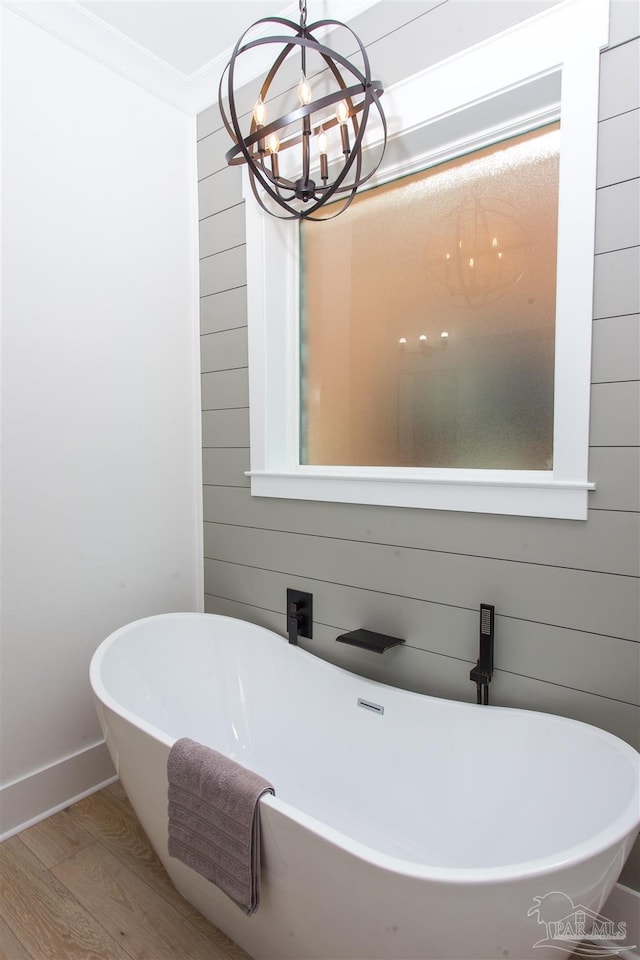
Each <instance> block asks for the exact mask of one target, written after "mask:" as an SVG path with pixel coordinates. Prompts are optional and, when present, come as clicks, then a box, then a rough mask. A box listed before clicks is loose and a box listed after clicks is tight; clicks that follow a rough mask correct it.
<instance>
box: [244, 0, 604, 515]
mask: <svg viewBox="0 0 640 960" xmlns="http://www.w3.org/2000/svg"><path fill="white" fill-rule="evenodd" d="M608 17H609V0H564V2H561V3H559V4H557V5H556V6H554V7H551V8H550V9H548V10H546V11H544V12H543V13H541V14H538V15H537V16H535V17H532V18H530V19H528V20H526V21H524V22H523V23H521V24H518V25H517V26H515V27H512V28H510V29H508V30H506V31H504V32H503V33H500V34H498V35H497V36H495V37H493V38H491V39H490V40H487V41H485V42H483V43H480V44H477V45H475V46H473V47H471V48H470V49H468V50H465V51H464V52H463V53H461V54H460V55H458V56H455V57H451V58H449V59H447V60H445V61H443V62H441V63H438V64H436V65H435V66H433V67H430V68H428V69H427V70H425V71H422V72H421V73H419V74H416V75H415V76H413V77H410V78H408V79H407V80H404V81H401V82H400V83H398V84H396V85H394V86H393V87H391V88H390V89H389V90H387V91H385V94H384V100H385V112H386V113H387V116H388V117H389V118H392V119H391V130H390V141H392V140H393V139H394V138H396V137H402V136H405V135H407V134H412V135H413V134H415V133H418V134H419V132H420V130H422V129H424V130H426V129H427V127H429V125H430V124H434V123H437V122H438V121H439V120H442V119H443V118H446V117H451V116H452V115H454V114H456V113H458V112H460V111H461V110H463V109H464V108H466V107H469V106H471V105H473V104H478V103H481V102H483V101H486V100H491V99H492V98H495V97H497V96H498V95H499V94H501V93H504V92H506V91H509V90H511V89H514V88H517V87H518V86H522V85H524V84H527V83H529V82H532V81H534V80H535V79H536V78H539V77H542V76H545V75H546V74H549V73H553V72H556V71H561V86H562V94H561V100H560V103H559V104H556V105H555V106H552V107H551V108H550V109H548V110H547V111H546V116H540V115H537V116H535V117H532V116H531V115H528V116H519V117H515V116H511V117H509V118H504V117H502V118H497V119H498V122H497V124H496V126H495V127H494V128H492V129H491V130H484V131H483V135H482V136H478V135H477V132H476V134H475V136H474V138H473V141H470V140H469V139H468V138H467V139H465V138H464V137H462V138H461V139H460V140H457V141H456V142H455V143H452V142H448V143H443V144H442V147H441V149H439V150H438V152H437V154H435V153H433V152H431V153H430V154H429V155H425V154H424V153H422V154H420V151H419V150H418V151H417V152H414V155H413V156H411V157H409V158H408V159H407V160H406V162H403V164H402V166H401V167H400V166H399V165H398V164H397V163H396V164H395V165H394V166H389V165H386V166H384V167H383V168H382V169H381V171H379V173H378V175H377V178H376V183H382V182H385V181H386V180H389V179H392V178H395V177H397V176H399V175H401V174H402V175H403V174H405V173H410V172H413V171H414V170H417V169H421V168H424V167H425V166H429V165H432V164H434V163H437V162H442V161H443V160H446V159H449V158H451V157H453V156H456V155H459V154H461V153H463V152H467V151H468V149H469V147H470V145H472V146H473V147H475V148H480V147H481V146H483V145H485V144H487V143H491V142H493V141H495V140H496V139H497V138H498V137H497V136H496V134H498V135H499V136H501V137H502V136H504V135H505V132H509V133H511V135H516V134H517V133H519V132H522V131H523V130H525V129H529V128H531V127H532V126H535V125H538V124H539V123H540V122H545V121H550V120H552V119H556V118H557V116H558V115H559V116H560V118H561V149H560V182H559V210H558V260H557V264H558V270H557V289H556V340H555V393H554V437H553V449H554V455H553V470H550V471H526V470H478V469H473V470H466V469H442V468H438V469H434V468H426V467H425V468H422V467H419V468H417V467H412V468H409V467H354V466H341V465H336V466H315V465H301V464H300V458H299V449H300V439H299V429H300V427H299V424H300V389H299V386H300V385H299V377H300V361H299V326H300V317H299V287H298V283H299V276H298V267H299V231H298V224H297V223H296V222H291V221H281V220H278V219H276V218H275V217H271V216H269V215H267V214H265V213H264V212H263V211H262V210H261V209H260V207H259V206H258V204H257V203H256V202H255V200H254V199H253V197H252V196H251V191H250V189H248V186H247V183H246V180H245V198H246V225H247V287H248V291H247V292H248V309H249V319H248V323H249V384H250V400H251V408H250V430H251V469H250V471H249V472H248V475H249V476H250V478H251V493H252V495H254V496H264V497H286V498H293V499H303V500H326V501H334V502H341V503H367V504H380V505H386V506H406V507H414V508H430V509H437V510H463V511H473V512H482V513H495V514H512V515H521V516H534V517H557V518H567V519H574V520H584V519H586V517H587V506H588V492H589V490H592V489H593V488H594V486H595V485H594V484H593V483H590V482H589V480H588V452H589V449H588V446H589V398H590V380H591V377H590V371H591V331H592V302H593V267H594V230H595V198H596V159H597V130H598V90H599V86H598V84H599V61H600V50H601V48H602V47H604V46H606V44H607V42H608V27H609V23H608ZM425 108H427V109H428V111H429V114H428V116H427V117H425ZM554 112H555V117H554ZM415 140H419V136H418V137H417V138H416V137H414V136H412V142H413V141H415ZM407 142H408V141H407ZM388 152H389V151H388ZM245 176H246V175H245ZM314 227H315V228H316V229H319V230H322V224H314Z"/></svg>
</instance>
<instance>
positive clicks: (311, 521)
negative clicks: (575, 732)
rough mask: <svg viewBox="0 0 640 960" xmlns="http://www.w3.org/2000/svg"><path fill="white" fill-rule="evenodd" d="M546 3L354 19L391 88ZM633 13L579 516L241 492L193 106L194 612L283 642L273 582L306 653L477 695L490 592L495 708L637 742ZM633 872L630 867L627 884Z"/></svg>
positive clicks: (612, 136) (218, 231)
mask: <svg viewBox="0 0 640 960" xmlns="http://www.w3.org/2000/svg"><path fill="white" fill-rule="evenodd" d="M550 5H551V4H550V3H549V2H540V3H537V2H529V0H526V2H524V0H517V2H516V0H513V2H507V3H499V4H497V3H486V4H485V3H478V2H477V0H474V2H473V3H470V2H460V0H456V2H455V3H451V2H440V3H438V2H435V3H434V2H427V0H425V2H410V3H405V2H398V3H394V4H391V3H381V4H378V5H376V6H375V7H374V8H372V10H371V11H368V12H367V13H365V14H363V15H361V17H360V18H359V19H358V21H357V22H356V24H355V29H356V32H357V33H358V34H359V35H360V36H362V37H363V39H364V40H365V41H366V42H367V43H368V46H369V50H370V55H371V58H372V61H373V63H374V70H375V72H376V74H379V75H380V77H381V78H382V80H383V81H384V82H385V83H386V84H387V85H389V84H391V83H393V82H395V81H396V80H398V79H400V78H401V77H402V76H405V75H410V74H411V73H413V72H415V71H416V70H418V69H421V68H424V67H425V66H427V65H429V64H430V63H434V62H436V61H437V60H439V59H441V58H442V57H445V56H450V55H452V54H454V53H456V52H458V51H459V50H460V49H463V48H465V47H466V46H470V45H471V44H473V43H476V42H478V41H480V40H482V39H484V38H486V37H488V36H491V35H492V34H494V33H496V32H498V31H500V30H502V29H505V28H506V27H507V26H510V25H511V24H512V23H514V22H517V21H519V20H522V19H524V18H526V17H528V16H531V15H532V14H534V13H536V12H539V11H540V10H541V9H544V8H545V7H548V6H550ZM630 8H635V9H636V11H637V4H631V3H628V2H626V0H612V8H611V10H612V13H611V33H610V37H611V42H610V46H609V48H608V49H607V50H606V51H604V52H603V54H602V57H601V93H600V128H599V154H598V181H597V182H598V190H597V224H596V226H597V229H596V249H595V289H594V313H593V317H594V320H593V369H592V394H591V451H590V479H592V480H594V481H595V482H596V483H597V490H596V492H595V493H594V494H592V495H591V499H590V510H589V519H588V521H587V522H575V521H559V520H540V519H532V518H521V517H498V516H490V515H479V514H461V513H447V512H440V511H417V510H403V509H401V508H388V507H370V506H352V505H346V504H330V503H319V502H305V501H287V500H275V499H265V498H252V497H251V496H250V491H249V481H248V479H247V478H246V477H245V476H244V471H245V470H247V469H248V468H249V390H248V376H247V340H246V324H247V306H246V286H245V285H246V267H245V246H244V244H245V223H244V204H243V201H242V193H241V182H240V174H239V172H238V171H237V170H236V169H229V168H227V167H225V165H224V152H225V150H226V149H227V148H228V144H227V134H226V132H225V131H224V129H222V125H221V121H220V115H219V111H218V108H217V106H216V105H212V106H211V107H210V108H209V109H207V110H206V111H204V112H203V113H202V114H201V115H200V117H199V118H198V136H199V143H198V153H199V181H200V182H199V192H200V217H201V224H200V243H201V249H200V256H201V277H202V289H201V294H202V299H201V304H202V396H203V436H204V450H203V460H204V484H205V486H204V516H205V591H206V596H205V606H206V609H207V610H208V611H210V612H217V613H223V614H228V615H231V616H236V617H240V618H243V619H246V620H250V621H252V622H255V623H258V624H262V625H264V626H267V627H269V628H271V629H274V630H276V631H278V632H280V633H282V634H284V633H285V610H284V607H285V590H286V588H287V587H288V586H292V587H297V588H299V589H305V590H310V591H311V592H312V593H313V595H314V616H315V622H314V638H313V640H311V641H303V644H304V645H305V646H306V647H307V648H308V649H310V650H312V651H313V652H314V653H316V654H318V655H319V656H321V657H324V658H326V659H328V660H331V661H333V662H335V663H338V664H340V665H342V666H345V667H347V668H348V669H351V670H355V671H357V672H359V673H362V674H364V675H366V676H370V677H373V678H375V679H377V680H382V681H384V682H388V683H391V684H394V685H398V686H402V687H406V688H408V689H412V690H418V691H421V692H425V693H431V694H435V695H440V696H450V697H454V698H456V699H462V700H468V701H473V700H474V698H475V688H473V685H472V684H471V683H470V681H469V679H468V676H469V668H470V665H471V664H472V663H474V662H475V659H476V656H477V634H478V615H477V611H478V606H479V604H480V603H482V602H489V603H494V604H495V605H496V612H497V617H496V662H497V670H496V674H495V679H494V682H493V683H492V687H491V696H492V702H493V703H496V704H501V705H505V706H520V707H525V708H528V709H534V710H535V709H540V710H545V711H550V712H553V713H558V714H562V715H564V716H568V717H574V718H576V719H579V720H584V721H586V722H590V723H595V724H596V725H598V726H600V727H603V728H605V729H607V730H610V731H612V732H613V733H615V734H617V735H618V736H620V737H622V738H623V739H625V740H627V741H628V742H630V743H633V744H634V745H635V746H639V745H640V744H639V731H640V723H639V721H640V625H639V615H640V593H639V582H640V581H639V579H638V578H639V575H640V493H639V490H640V289H639V286H638V276H639V268H640V245H639V244H640V236H639V224H638V204H639V202H640V192H639V188H640V179H639V176H640V162H639V140H640V136H639V134H640V92H639V86H638V83H637V79H638V76H639V72H638V71H639V66H638V56H639V51H640V39H639V36H638V35H639V33H640V29H639V27H638V23H637V19H638V18H637V17H636V16H634V15H632V11H631V9H630ZM296 82H297V80H296ZM253 95H254V94H253V93H251V92H249V93H247V95H246V97H245V99H246V107H247V109H249V108H250V105H251V102H252V101H251V97H252V96H253ZM357 627H368V628H369V629H373V630H379V631H381V632H388V633H391V634H393V635H398V636H402V637H405V638H406V644H405V645H404V646H403V647H400V648H395V649H393V650H391V651H389V652H387V653H386V654H385V655H384V657H381V656H379V655H377V654H373V653H367V652H366V651H359V650H354V649H352V648H349V647H345V646H344V645H342V644H336V643H335V642H334V641H335V637H336V635H337V634H338V633H340V632H343V631H345V630H351V629H355V628H357ZM591 773H593V772H591ZM637 859H638V858H636V861H637ZM638 866H639V864H638V863H637V862H636V864H635V867H634V866H633V865H631V866H629V867H628V869H627V872H626V873H625V875H624V880H625V882H627V883H629V884H630V885H633V886H635V887H636V888H639V887H640V870H639V869H638Z"/></svg>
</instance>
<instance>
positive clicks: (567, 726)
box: [91, 613, 640, 960]
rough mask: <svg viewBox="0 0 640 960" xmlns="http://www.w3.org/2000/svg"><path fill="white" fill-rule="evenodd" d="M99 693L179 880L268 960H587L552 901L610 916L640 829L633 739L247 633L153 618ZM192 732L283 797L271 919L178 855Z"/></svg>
mask: <svg viewBox="0 0 640 960" xmlns="http://www.w3.org/2000/svg"><path fill="white" fill-rule="evenodd" d="M461 669H462V667H461ZM91 683H92V686H93V690H94V693H95V695H96V698H97V707H98V713H99V717H100V722H101V724H102V728H103V731H104V734H105V737H106V741H107V744H108V746H109V749H110V751H111V755H112V757H113V760H114V763H115V765H116V768H117V770H118V773H119V775H120V778H121V780H122V783H123V785H124V787H125V789H126V791H127V793H128V795H129V797H130V799H131V802H132V804H133V806H134V809H135V811H136V813H137V815H138V817H139V819H140V821H141V823H142V825H143V827H144V829H145V830H146V832H147V834H148V836H149V839H150V841H151V843H152V844H153V846H154V847H155V849H156V850H157V852H158V854H159V856H160V858H161V859H162V862H163V863H164V866H165V867H166V869H167V871H168V872H169V874H170V876H171V878H172V880H173V882H174V883H175V885H176V887H177V888H178V890H179V891H180V892H181V893H182V894H183V895H184V896H185V897H186V898H187V899H188V900H190V901H191V902H192V903H193V904H194V905H195V906H196V907H197V908H198V909H199V910H200V911H201V912H202V913H203V914H205V916H207V917H208V918H209V919H210V920H211V921H212V922H213V923H215V924H216V925H218V926H219V927H221V928H222V929H223V930H224V931H225V932H226V933H227V934H228V935H229V936H230V937H232V938H233V939H234V940H235V941H236V942H237V943H238V944H240V946H242V947H244V948H245V950H247V951H248V952H249V953H250V954H251V955H252V956H253V957H256V958H273V960H282V958H306V957H315V958H322V960H336V958H341V960H343V958H361V960H363V958H366V960H373V958H388V960H401V958H411V960H424V958H439V960H442V958H453V957H457V958H464V960H481V958H485V957H491V958H499V960H504V958H512V960H514V958H515V960H523V958H528V957H537V958H539V960H542V958H545V957H555V958H558V957H560V958H562V956H565V957H568V954H569V953H570V952H571V949H570V946H569V947H568V949H567V950H566V953H564V954H563V953H559V952H558V949H557V945H556V946H553V945H549V944H547V945H545V943H544V941H545V936H546V933H547V932H548V930H547V928H546V927H545V924H544V922H543V921H544V919H545V918H544V907H542V908H541V909H540V910H536V909H535V905H536V902H537V903H540V902H541V901H535V899H534V898H544V897H545V896H546V895H547V894H549V893H553V894H559V895H560V899H561V900H562V896H563V895H564V896H565V897H568V898H571V902H572V903H573V904H574V905H575V906H576V907H578V906H580V907H586V908H587V910H588V911H589V910H590V911H593V912H594V913H596V914H597V913H600V912H601V910H602V907H603V905H604V903H605V900H606V898H607V896H608V894H609V892H610V890H611V888H612V887H613V885H614V883H615V882H616V880H617V878H618V876H619V873H620V870H621V869H622V866H623V864H624V861H625V859H626V856H627V854H628V853H629V850H630V849H631V845H632V844H633V841H634V839H635V835H636V832H637V829H638V825H639V820H640V796H639V793H640V788H639V776H638V755H637V754H636V752H635V751H634V750H633V749H632V748H631V747H630V746H628V745H627V744H625V743H624V742H622V741H621V740H619V739H617V738H616V737H614V736H611V735H610V734H608V733H605V732H604V731H602V730H599V729H597V728H595V727H591V726H588V725H586V724H583V723H578V722H575V721H571V720H566V719H563V718H561V717H556V716H550V715H547V714H541V713H532V712H529V711H524V710H512V709H506V708H500V707H485V706H477V705H476V704H471V703H469V704H466V703H457V702H452V701H448V700H440V699H436V698H433V697H427V696H422V695H420V694H414V693H409V692H406V691H403V690H398V689H395V688H393V687H389V686H386V685H384V684H380V683H375V682H373V681H369V680H365V679H362V678H361V677H358V676H356V675H354V674H351V673H348V672H347V671H344V670H341V669H339V668H337V667H334V666H332V665H331V664H328V663H326V662H324V661H323V660H320V659H318V658H317V657H314V656H313V655H311V654H309V653H307V652H305V651H304V650H302V649H300V648H298V647H294V646H290V645H289V644H288V643H287V642H286V640H284V639H283V638H282V637H280V636H278V635H277V634H274V633H271V632H270V631H268V630H264V629H262V628H260V627H256V626H253V625H251V624H248V623H244V622H242V621H238V620H232V619H228V618H226V617H219V616H212V615H207V614H194V613H180V614H165V615H161V616H157V617H150V618H147V619H144V620H139V621H137V622H135V623H132V624H130V625H128V626H126V627H123V628H122V629H120V630H117V631H116V632H115V633H113V634H112V635H111V636H110V637H108V638H107V639H106V640H105V641H104V642H103V643H102V644H101V646H100V647H99V648H98V650H97V651H96V653H95V655H94V657H93V660H92V663H91ZM360 701H366V702H367V703H368V704H373V705H377V706H378V707H380V708H384V712H383V713H381V712H376V711H375V710H372V709H370V708H368V707H367V706H363V705H361V704H360ZM182 736H188V737H191V738H192V739H194V740H198V741H200V742H201V743H204V744H207V745H209V746H211V747H213V748H214V749H216V750H218V751H220V752H223V753H226V754H228V755H229V756H230V757H232V758H233V759H235V760H236V761H237V762H238V763H241V764H243V765H244V766H246V767H249V768H251V769H252V770H255V771H257V772H258V773H260V774H262V775H263V776H265V777H266V778H267V779H269V780H270V781H271V782H272V783H273V784H274V786H275V790H276V795H275V797H272V796H265V797H263V798H262V800H261V801H260V804H261V821H262V840H263V860H262V899H261V906H260V909H259V910H258V912H257V913H256V914H254V916H252V917H246V916H245V915H244V914H243V913H242V912H241V911H240V910H239V909H238V908H237V907H236V906H235V905H234V904H233V903H232V902H231V901H230V900H228V899H227V898H226V896H225V895H224V894H223V893H221V892H220V891H219V890H218V889H217V888H216V887H214V886H213V885H212V884H210V883H208V882H207V881H206V880H204V879H203V878H202V877H200V876H199V875H198V874H196V873H194V872H193V871H192V870H190V868H189V867H187V866H185V865H184V864H182V863H181V862H179V861H177V860H174V859H171V858H170V857H169V856H168V854H167V776H166V762H167V756H168V753H169V748H170V747H171V745H172V744H173V742H174V741H175V740H176V739H177V738H179V737H182ZM552 899H553V898H552ZM557 899H558V897H557V896H556V900H557ZM547 902H549V901H547ZM563 902H565V903H566V902H567V901H566V900H565V901H563ZM556 919H558V918H557V917H556ZM541 941H542V943H541V945H540V946H537V947H534V944H537V943H540V942H541Z"/></svg>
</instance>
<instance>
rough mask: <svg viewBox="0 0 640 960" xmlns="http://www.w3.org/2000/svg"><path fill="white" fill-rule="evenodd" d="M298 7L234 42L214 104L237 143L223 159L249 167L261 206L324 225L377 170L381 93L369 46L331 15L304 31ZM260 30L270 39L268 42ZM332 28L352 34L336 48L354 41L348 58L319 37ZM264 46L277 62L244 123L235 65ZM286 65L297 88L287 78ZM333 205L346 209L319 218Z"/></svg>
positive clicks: (382, 140)
mask: <svg viewBox="0 0 640 960" xmlns="http://www.w3.org/2000/svg"><path fill="white" fill-rule="evenodd" d="M299 9H300V23H299V24H296V23H294V22H293V21H291V20H285V19H283V18H281V17H265V18H263V19H262V20H258V21H257V22H256V23H254V24H253V25H252V26H251V27H249V29H248V30H247V31H245V33H244V34H243V35H242V36H241V37H240V39H239V40H238V42H237V44H236V46H235V48H234V50H233V54H232V56H231V59H230V61H229V63H228V64H227V66H226V68H225V71H224V73H223V75H222V78H221V81H220V89H219V106H220V112H221V114H222V119H223V122H224V125H225V127H226V129H227V132H228V133H229V135H230V137H231V139H232V140H233V143H234V145H233V147H231V149H230V150H228V152H227V154H226V160H227V163H228V164H229V165H230V166H234V165H237V164H246V166H247V169H248V172H249V181H250V184H251V188H252V190H253V194H254V196H255V198H256V200H257V201H258V203H259V204H260V206H261V207H262V208H263V209H264V210H266V211H267V213H270V214H273V215H274V216H277V217H279V218H280V219H298V220H302V219H304V220H323V219H329V218H333V217H335V216H337V215H338V214H339V213H342V212H343V211H344V210H345V209H346V208H347V207H348V206H349V204H350V203H351V201H352V199H353V197H354V196H355V194H356V191H357V190H358V189H359V188H360V187H361V186H362V185H363V184H364V183H366V181H367V180H369V179H370V177H372V176H373V174H374V173H375V171H376V170H377V168H378V166H379V164H380V161H381V159H382V155H383V153H384V149H385V145H386V121H385V117H384V113H383V110H382V107H381V106H380V97H381V95H382V92H383V87H382V84H381V83H380V82H379V81H378V80H373V79H372V78H371V69H370V65H369V59H368V57H367V53H366V50H365V48H364V46H363V44H362V42H361V41H360V40H359V38H358V37H357V36H356V34H355V33H354V32H353V30H351V28H350V27H348V26H347V25H346V24H344V23H341V22H340V21H338V20H330V19H326V20H319V21H317V22H315V23H312V24H310V25H307V5H306V2H303V0H301V2H300V3H299ZM266 27H268V28H269V29H273V30H274V35H272V36H264V31H265V28H266ZM338 29H339V30H341V31H347V32H348V34H349V37H348V38H347V41H348V42H347V43H346V44H345V42H344V41H340V46H341V48H342V49H349V48H351V47H353V46H354V41H355V45H356V47H357V53H356V55H355V56H352V57H351V60H347V59H346V57H344V56H343V55H342V54H340V53H338V52H337V51H335V50H332V49H331V48H330V47H328V46H325V45H324V43H322V42H321V40H320V39H319V38H318V37H319V36H322V37H324V36H325V34H326V33H327V32H333V31H334V30H338ZM265 49H268V50H271V49H274V50H275V59H274V60H273V63H272V66H271V68H270V69H269V71H268V73H267V75H266V77H265V79H264V82H263V83H262V86H261V88H260V90H259V93H258V96H257V98H256V100H255V104H254V105H253V110H252V113H251V115H250V117H247V116H245V117H242V111H241V110H239V106H238V98H237V94H236V89H235V84H236V78H237V77H238V75H239V74H241V73H242V68H243V66H244V64H242V63H241V61H243V60H245V59H246V58H247V57H251V56H254V55H255V53H256V51H257V52H261V53H264V51H265ZM356 60H357V62H355V61H356ZM352 61H353V62H352ZM292 63H294V64H295V66H294V72H295V75H296V77H297V79H298V81H299V82H298V83H297V86H295V84H294V85H292V84H291V82H290V77H291V75H292V73H291V65H292ZM283 91H284V92H283ZM225 101H226V103H225ZM239 114H240V115H239ZM241 121H242V122H241ZM243 124H244V128H243ZM372 127H373V128H374V130H373V135H372V138H371V139H372V142H373V141H375V146H371V147H370V148H369V149H367V142H366V140H365V132H366V131H367V129H368V128H369V130H371V128H372ZM330 200H334V201H336V200H341V201H342V203H341V204H339V205H337V206H338V208H337V210H336V205H335V204H334V205H332V207H331V211H330V213H328V214H327V216H323V215H322V213H323V211H322V208H323V207H324V206H325V204H327V203H328V202H329V201H330ZM315 214H318V215H315Z"/></svg>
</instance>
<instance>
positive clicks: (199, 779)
mask: <svg viewBox="0 0 640 960" xmlns="http://www.w3.org/2000/svg"><path fill="white" fill-rule="evenodd" d="M167 775H168V780H169V855H170V856H172V857H176V858H177V859H178V860H182V862H183V863H186V864H187V866H189V867H191V868H192V869H193V870H196V871H197V872H198V873H200V874H201V875H202V876H203V877H206V878H207V880H210V881H211V882H212V883H214V884H215V885H216V886H217V887H219V888H220V889H221V890H223V891H224V893H226V894H227V896H229V897H230V898H231V899H232V900H233V901H234V903H236V904H237V905H238V906H239V907H240V908H241V910H243V911H244V912H245V913H246V914H247V915H250V914H252V913H254V912H255V911H256V910H257V909H258V906H259V903H260V811H259V803H258V801H259V800H260V797H261V796H262V795H263V794H265V793H275V791H274V789H273V787H272V785H271V784H270V783H269V782H268V781H267V780H265V779H264V778H263V777H261V776H259V775H258V774H257V773H254V772H253V771H252V770H247V769H246V767H243V766H241V765H240V764H238V763H236V762H235V760H230V759H229V758H228V757H225V756H224V755H223V754H221V753H218V752H217V751H216V750H212V749H211V748H210V747H205V746H203V744H201V743H197V742H196V741H195V740H190V739H189V738H188V737H183V738H182V739H180V740H177V741H176V742H175V743H174V745H173V746H172V747H171V750H170V751H169V760H168V763H167Z"/></svg>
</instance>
